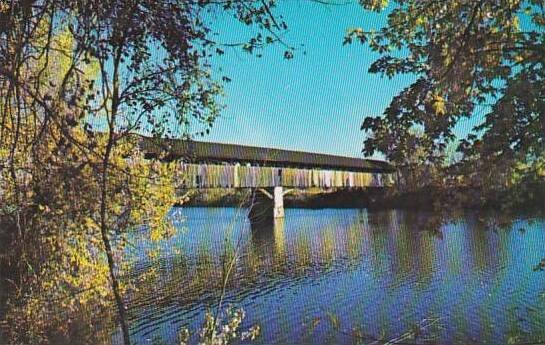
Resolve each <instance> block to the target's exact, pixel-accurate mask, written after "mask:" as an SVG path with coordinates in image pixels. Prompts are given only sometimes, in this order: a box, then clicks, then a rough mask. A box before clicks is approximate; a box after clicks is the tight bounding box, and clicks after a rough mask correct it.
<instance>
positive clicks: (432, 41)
mask: <svg viewBox="0 0 545 345" xmlns="http://www.w3.org/2000/svg"><path fill="white" fill-rule="evenodd" d="M360 2H361V3H362V5H363V6H364V7H365V8H367V9H370V10H375V11H383V10H384V11H387V13H388V14H387V19H388V20H387V25H386V26H385V27H382V28H380V29H379V30H376V31H375V30H364V29H362V28H356V29H352V30H349V31H348V33H347V36H346V38H345V43H351V42H353V41H359V42H361V43H365V44H368V45H369V47H371V49H373V50H374V51H376V52H378V53H379V54H380V55H381V57H380V58H379V59H377V60H376V61H375V62H374V63H373V64H372V65H371V66H370V68H369V71H370V72H371V73H379V74H381V75H384V76H387V77H389V78H392V77H394V76H395V75H398V74H411V75H414V76H415V81H414V82H413V83H412V84H411V85H410V86H409V87H407V88H406V89H404V90H403V91H401V92H400V93H399V94H398V95H397V96H396V97H394V99H393V100H392V102H391V103H390V105H389V107H388V108H387V109H386V110H385V111H384V114H383V115H382V116H380V117H369V118H366V119H365V120H364V122H363V125H362V129H363V130H365V131H367V132H368V133H370V134H371V135H370V136H369V137H368V138H367V139H366V140H365V144H364V152H365V153H366V154H369V155H371V154H373V153H374V152H376V151H378V152H382V153H383V154H385V155H386V157H387V158H389V159H390V160H392V161H393V162H395V163H400V164H402V163H403V159H404V156H405V154H406V152H405V151H406V148H407V145H408V143H409V141H410V138H411V137H412V136H411V134H410V132H411V130H413V129H414V128H421V129H422V130H423V133H424V136H423V138H422V140H421V142H420V145H421V146H422V150H425V151H426V153H427V157H428V160H429V161H430V162H435V163H438V162H442V161H443V160H444V155H439V154H438V153H444V151H445V149H446V148H447V146H448V145H449V144H451V143H453V142H455V141H456V140H457V139H458V138H456V135H455V133H454V128H455V126H456V125H458V124H460V123H461V122H462V121H466V120H467V119H469V118H475V117H478V116H479V115H478V114H479V113H480V112H482V111H484V112H485V115H484V119H482V121H479V120H480V119H479V118H477V122H478V123H479V124H478V125H477V126H476V127H475V128H473V131H472V133H470V134H469V135H468V136H467V137H466V138H461V139H462V141H461V144H460V146H459V150H460V151H461V152H462V153H464V154H465V155H466V156H467V157H470V156H472V157H474V158H475V157H478V159H480V160H486V161H487V162H489V164H490V166H494V164H496V163H499V162H506V161H509V162H511V164H510V166H512V164H514V163H515V162H516V161H519V160H524V161H526V160H530V161H532V160H535V159H536V157H543V154H544V152H545V141H544V134H543V133H545V104H544V102H543V100H544V97H543V96H544V94H543V92H544V91H543V90H545V85H544V79H543V77H544V63H545V31H544V29H545V3H544V2H543V1H541V0H527V1H522V0H499V1H498V0H468V1H434V0H422V1H420V0H418V1H416V0H414V1H413V0H410V1H401V0H400V1H391V2H390V3H391V4H389V2H388V1H371V0H361V1H360ZM492 169H493V168H492Z"/></svg>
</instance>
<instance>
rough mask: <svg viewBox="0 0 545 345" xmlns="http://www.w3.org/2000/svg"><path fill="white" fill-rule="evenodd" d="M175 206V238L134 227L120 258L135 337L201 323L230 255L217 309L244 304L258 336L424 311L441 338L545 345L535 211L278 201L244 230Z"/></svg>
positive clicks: (291, 338) (271, 340)
mask: <svg viewBox="0 0 545 345" xmlns="http://www.w3.org/2000/svg"><path fill="white" fill-rule="evenodd" d="M173 215H175V216H177V217H176V218H177V219H179V218H180V216H182V217H183V218H184V219H185V221H181V222H179V226H178V230H179V231H178V232H177V234H176V235H175V236H174V237H173V238H171V239H169V240H168V241H165V242H162V243H161V244H160V245H159V246H156V245H152V244H151V243H150V242H149V241H147V240H145V238H146V236H144V235H143V234H142V238H136V242H135V243H136V245H135V247H134V248H133V249H132V250H131V252H130V253H128V254H127V255H128V256H129V257H132V258H133V259H134V260H135V264H134V267H133V269H132V271H131V277H132V278H133V279H134V281H135V282H137V283H138V284H137V286H138V291H132V292H130V293H129V299H128V305H129V315H130V328H131V333H132V337H133V341H134V342H135V343H136V344H176V340H177V333H178V331H179V329H180V328H181V327H183V326H184V327H189V328H190V329H192V330H196V329H198V328H199V326H200V325H201V323H202V322H203V318H204V313H205V312H206V311H207V310H211V311H214V310H215V308H216V306H217V303H218V301H219V296H220V291H221V283H222V277H223V272H224V270H223V267H224V264H225V262H229V261H230V259H231V258H232V257H233V255H234V253H235V252H236V255H237V257H238V259H237V261H236V265H235V266H234V270H233V273H232V274H231V279H230V280H229V281H228V284H227V287H226V290H225V302H224V303H225V304H224V305H228V304H232V305H234V306H236V307H241V308H243V309H244V310H245V312H246V319H245V320H244V322H243V328H248V327H250V326H252V325H255V324H258V325H260V326H261V329H262V334H261V336H260V337H259V338H258V339H257V340H255V341H254V342H253V343H254V344H301V343H304V344H309V343H310V344H353V343H357V342H358V340H360V339H359V338H358V335H360V334H365V335H366V336H371V337H376V338H380V337H384V338H387V339H391V338H395V337H397V336H399V335H401V334H403V333H405V332H406V331H408V330H410V329H411V327H413V325H415V324H419V323H420V324H424V323H422V322H423V320H426V319H432V318H433V319H435V318H438V320H439V321H438V323H437V324H434V326H433V327H430V329H429V332H430V335H433V337H436V338H437V342H438V343H441V344H502V343H507V342H508V341H510V340H511V341H512V340H513V339H517V340H518V341H525V342H528V341H534V342H535V341H542V340H545V296H544V293H545V274H544V273H543V272H534V271H533V267H534V266H535V264H536V263H538V262H539V261H540V259H541V258H542V257H543V256H545V229H544V220H543V219H540V218H534V219H532V218H520V219H508V220H507V221H506V220H505V219H502V220H499V219H498V218H496V217H484V216H483V215H479V214H464V215H463V216H459V217H456V218H454V219H452V220H451V221H449V222H447V223H446V224H441V223H440V222H439V220H438V219H434V218H433V217H432V215H431V214H429V213H415V212H407V211H380V212H371V211H367V210H358V209H328V210H305V209H287V210H286V218H285V219H284V220H283V221H279V222H277V223H276V224H275V225H274V226H270V227H263V226H261V227H254V228H252V227H251V226H250V224H249V223H248V221H247V220H246V217H245V211H244V210H242V211H241V210H237V209H234V208H183V209H182V208H178V209H174V210H173ZM354 329H357V330H358V333H357V335H354V332H353V330H354ZM116 339H119V337H117V336H114V340H116ZM195 340H196V339H195Z"/></svg>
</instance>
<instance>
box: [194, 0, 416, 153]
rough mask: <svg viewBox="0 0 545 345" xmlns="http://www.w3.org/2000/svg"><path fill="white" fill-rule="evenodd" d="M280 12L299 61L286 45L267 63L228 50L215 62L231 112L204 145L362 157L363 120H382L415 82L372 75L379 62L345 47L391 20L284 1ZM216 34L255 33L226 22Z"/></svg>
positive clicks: (235, 37) (365, 51)
mask: <svg viewBox="0 0 545 345" xmlns="http://www.w3.org/2000/svg"><path fill="white" fill-rule="evenodd" d="M277 13H281V14H283V15H284V17H285V20H286V22H287V23H288V26H289V32H288V33H287V34H286V35H285V36H284V39H285V40H286V41H287V42H289V43H290V44H291V45H294V46H299V45H301V44H302V45H304V47H302V48H300V49H299V50H298V51H297V52H296V53H295V58H294V59H292V60H285V59H284V58H283V51H284V48H283V47H281V46H270V47H268V48H266V49H265V51H264V54H263V57H261V58H256V57H255V56H252V55H248V54H245V53H243V52H241V50H240V49H238V50H237V49H227V50H226V54H225V55H223V56H222V57H220V58H218V59H216V60H215V66H216V68H218V69H219V68H222V69H223V72H224V73H225V74H226V75H228V76H229V77H230V78H231V79H232V82H230V83H228V84H227V85H226V87H225V91H226V96H225V98H224V99H223V102H224V104H225V105H226V109H225V110H224V111H223V114H222V116H221V118H220V119H218V120H217V122H216V124H215V126H214V128H213V129H212V131H211V134H210V135H209V136H207V137H205V138H204V140H208V141H218V142H225V143H238V144H245V145H257V146H266V147H278V148H285V149H294V150H304V151H313V152H321V153H330V154H339V155H347V156H353V157H363V154H362V153H361V149H362V143H363V140H364V133H363V132H362V131H361V130H360V126H361V123H362V121H363V119H364V118H365V117H366V116H370V115H380V114H382V112H383V110H384V108H385V107H386V106H387V105H388V103H389V102H390V100H391V98H392V97H393V96H394V95H395V94H397V93H398V92H399V91H400V90H401V89H402V88H403V87H405V86H407V85H408V84H409V83H410V82H411V80H412V77H410V76H398V77H395V78H394V79H391V80H389V79H388V78H386V77H384V78H383V77H381V76H379V75H372V74H369V73H368V72H367V70H368V68H369V66H370V64H371V63H372V62H373V61H374V60H375V59H376V58H377V57H378V55H377V54H375V53H373V52H372V51H371V50H370V49H369V48H367V47H366V46H364V45H361V44H359V43H354V44H352V45H348V46H343V45H342V42H343V37H344V35H345V32H346V30H347V29H348V28H350V27H363V28H365V29H367V28H379V27H380V26H381V24H383V23H384V21H385V16H384V14H380V15H379V14H374V13H369V12H366V11H364V10H363V8H362V7H360V6H359V5H357V4H352V5H344V6H326V5H321V4H318V3H313V2H309V1H298V0H293V1H288V2H282V4H281V6H280V7H279V8H278V10H277ZM217 29H218V30H219V31H220V32H221V34H222V38H223V40H224V41H229V40H232V41H240V38H241V37H244V35H247V34H248V31H247V30H248V28H247V27H243V26H241V25H240V24H239V23H236V22H235V21H233V20H230V19H226V18H223V19H221V20H220V21H219V24H218V27H217ZM303 51H305V52H306V54H305V55H304V54H303ZM199 140H200V139H199Z"/></svg>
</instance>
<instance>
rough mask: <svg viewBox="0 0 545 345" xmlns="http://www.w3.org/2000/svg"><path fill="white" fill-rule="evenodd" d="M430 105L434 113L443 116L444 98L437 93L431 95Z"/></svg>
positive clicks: (444, 108) (444, 112) (445, 110)
mask: <svg viewBox="0 0 545 345" xmlns="http://www.w3.org/2000/svg"><path fill="white" fill-rule="evenodd" d="M431 106H432V109H433V111H434V112H435V114H436V115H441V116H443V115H445V114H446V112H447V109H446V104H445V99H444V98H443V97H442V96H440V95H438V94H434V95H433V96H432V103H431Z"/></svg>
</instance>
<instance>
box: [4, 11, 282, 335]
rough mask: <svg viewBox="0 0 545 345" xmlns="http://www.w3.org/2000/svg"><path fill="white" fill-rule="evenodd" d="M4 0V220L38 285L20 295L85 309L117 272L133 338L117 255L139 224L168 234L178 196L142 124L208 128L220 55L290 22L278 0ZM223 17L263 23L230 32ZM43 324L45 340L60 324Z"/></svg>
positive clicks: (177, 131) (184, 131) (259, 41)
mask: <svg viewBox="0 0 545 345" xmlns="http://www.w3.org/2000/svg"><path fill="white" fill-rule="evenodd" d="M0 5H1V6H0V37H1V39H0V84H1V87H0V96H1V99H0V177H1V178H0V191H1V192H0V198H1V199H0V201H1V204H2V206H3V207H2V210H1V212H0V224H2V230H3V232H5V234H2V235H6V236H7V237H9V238H10V245H13V247H12V248H16V249H14V250H13V253H11V256H12V259H13V260H12V261H11V262H13V263H14V264H13V265H15V266H17V271H18V276H19V277H20V278H21V280H20V281H19V283H18V284H16V287H17V288H18V289H20V290H19V297H21V296H28V295H30V296H31V298H30V299H22V300H18V301H17V304H22V305H18V306H17V307H19V308H22V309H24V310H27V311H29V314H28V315H31V314H35V315H40V316H42V320H45V319H46V318H47V316H48V313H47V307H46V306H45V305H44V304H43V303H42V304H40V303H38V302H36V299H32V294H30V292H32V291H37V290H38V291H39V290H40V289H43V291H42V292H44V295H45V296H46V301H42V302H44V303H47V302H51V301H52V300H57V299H62V300H63V301H64V300H65V299H66V301H68V303H69V305H71V306H72V307H73V308H75V309H77V308H78V305H79V307H81V304H85V303H90V302H89V300H91V299H92V298H91V297H93V296H94V297H100V296H104V292H105V291H110V290H108V289H106V287H105V286H104V284H105V283H107V284H110V286H111V292H112V294H113V297H114V298H113V299H114V301H115V304H116V306H117V310H118V313H119V319H120V324H121V327H122V330H123V337H124V341H125V343H126V344H129V343H130V337H129V329H128V325H127V322H126V317H125V305H124V301H123V296H122V294H123V290H124V286H123V284H121V283H120V282H119V281H118V279H117V272H119V270H121V269H122V268H121V267H119V263H118V262H117V260H116V257H117V256H118V255H119V253H120V252H121V251H122V248H123V243H124V238H126V237H125V235H126V232H127V231H128V230H130V229H133V228H135V227H136V226H139V225H141V224H144V223H145V224H148V225H149V226H150V227H151V228H152V231H151V234H152V236H154V237H156V238H161V237H162V236H166V235H168V232H169V229H170V227H169V225H168V224H166V223H165V222H164V219H165V214H166V212H167V211H168V209H169V208H170V206H171V205H172V201H173V198H174V192H173V183H172V176H171V173H170V171H169V170H168V168H167V167H166V165H160V164H154V163H153V162H149V161H146V160H144V159H143V155H142V153H141V152H140V151H139V149H138V138H137V137H135V134H138V133H139V134H147V135H156V136H175V137H181V138H188V137H191V136H192V135H193V134H195V133H194V132H192V130H193V129H192V128H195V126H197V128H198V129H197V132H198V133H199V132H200V133H205V132H207V131H208V128H209V127H210V126H211V125H212V124H213V122H214V120H215V118H216V117H217V116H218V115H219V111H220V109H221V106H220V103H219V102H218V97H219V96H221V83H222V81H225V80H228V79H227V78H226V77H223V78H220V77H218V76H214V75H213V74H212V72H211V66H210V58H211V57H212V56H213V55H214V54H222V53H223V50H222V49H225V47H240V48H241V49H243V50H245V51H247V52H249V53H252V52H255V51H258V50H260V49H262V48H263V47H264V46H265V45H267V44H269V43H274V42H279V41H281V38H280V33H281V32H282V31H283V30H285V29H286V24H285V23H284V22H283V21H282V19H281V17H279V16H275V15H274V14H273V11H274V6H275V2H274V1H272V0H268V1H246V0H232V1H231V0H226V1H213V0H198V1H181V0H180V1H176V0H173V1H154V0H147V1H116V0H110V1H99V2H96V1H78V2H73V1H62V0H46V1H13V2H10V3H6V2H1V3H0ZM220 15H226V16H232V17H234V19H235V20H236V21H238V22H240V23H242V24H243V25H246V26H255V27H257V29H258V30H257V34H255V35H254V36H252V37H250V38H249V39H248V41H247V42H227V43H226V42H219V41H217V35H216V32H215V31H214V30H213V28H212V26H213V25H212V23H213V20H214V18H216V17H217V16H220ZM262 32H264V33H265V34H262ZM291 50H292V48H290V47H287V51H286V54H285V56H286V57H291V54H292V52H291ZM220 80H221V81H220ZM190 125H191V126H190ZM168 186H170V187H168ZM97 250H98V251H99V252H100V253H101V255H96V251H97ZM104 268H106V269H104ZM106 273H107V275H106V276H104V274H106ZM91 277H93V279H91V280H90V281H86V279H88V278H91ZM89 291H91V292H92V293H91V294H89V293H87V292H89ZM59 295H60V296H59ZM85 296H86V297H85ZM50 297H53V299H49V300H47V299H48V298H50ZM16 309H17V308H16ZM39 310H41V311H42V312H41V313H40V312H38V311H39ZM25 315H26V314H25ZM28 315H27V316H28ZM49 316H51V315H49ZM26 320H27V322H26V323H22V325H29V324H30V323H31V322H32V321H31V320H32V318H31V317H29V318H27V319H26ZM15 323H17V322H15ZM35 325H36V326H38V325H39V324H35ZM40 330H41V328H39V327H36V329H35V331H34V333H35V334H33V335H32V336H36V337H38V338H33V339H32V341H33V342H34V341H35V340H36V339H37V340H40V337H41V336H43V334H45V333H47V332H45V331H43V332H40ZM27 331H28V329H27Z"/></svg>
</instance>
